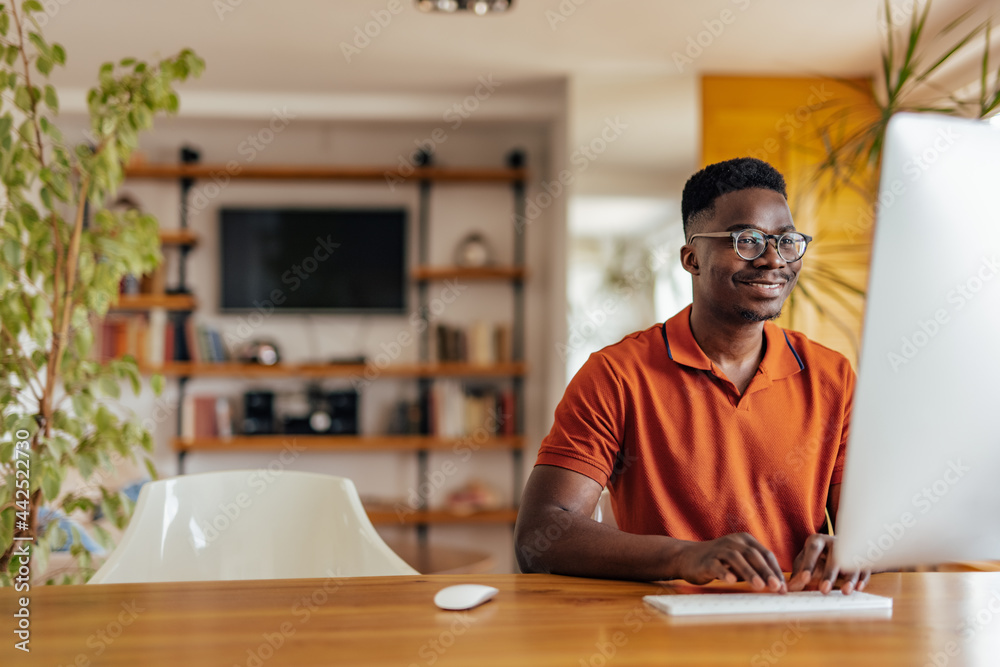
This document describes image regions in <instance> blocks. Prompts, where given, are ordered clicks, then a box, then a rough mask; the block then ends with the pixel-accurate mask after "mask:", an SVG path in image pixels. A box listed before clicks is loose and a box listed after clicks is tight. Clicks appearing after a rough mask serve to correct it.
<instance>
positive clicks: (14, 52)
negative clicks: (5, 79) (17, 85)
mask: <svg viewBox="0 0 1000 667" xmlns="http://www.w3.org/2000/svg"><path fill="white" fill-rule="evenodd" d="M20 53H21V52H20V51H19V50H18V49H17V47H16V46H12V47H10V48H9V49H7V55H6V56H4V60H5V61H7V64H8V65H13V64H14V61H15V60H17V56H18V55H19V54H20Z"/></svg>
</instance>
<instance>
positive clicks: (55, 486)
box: [42, 466, 62, 502]
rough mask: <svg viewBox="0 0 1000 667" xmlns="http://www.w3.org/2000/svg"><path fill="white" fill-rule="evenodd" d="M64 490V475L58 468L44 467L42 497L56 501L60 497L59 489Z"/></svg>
mask: <svg viewBox="0 0 1000 667" xmlns="http://www.w3.org/2000/svg"><path fill="white" fill-rule="evenodd" d="M61 488H62V474H61V471H60V469H59V468H58V467H57V466H43V467H42V495H43V496H45V499H46V500H48V501H50V502H51V501H54V500H55V499H56V498H58V497H59V489H61Z"/></svg>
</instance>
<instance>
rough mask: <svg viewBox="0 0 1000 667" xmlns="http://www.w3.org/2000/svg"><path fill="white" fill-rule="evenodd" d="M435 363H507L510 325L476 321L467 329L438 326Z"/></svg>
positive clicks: (444, 325)
mask: <svg viewBox="0 0 1000 667" xmlns="http://www.w3.org/2000/svg"><path fill="white" fill-rule="evenodd" d="M434 341H435V349H434V353H435V359H436V361H461V362H467V363H472V364H500V363H507V362H509V361H510V360H511V342H510V341H511V338H510V326H509V325H506V324H493V325H491V324H488V323H486V322H476V323H474V324H472V325H471V326H469V327H458V326H452V325H447V324H438V325H436V327H435V332H434Z"/></svg>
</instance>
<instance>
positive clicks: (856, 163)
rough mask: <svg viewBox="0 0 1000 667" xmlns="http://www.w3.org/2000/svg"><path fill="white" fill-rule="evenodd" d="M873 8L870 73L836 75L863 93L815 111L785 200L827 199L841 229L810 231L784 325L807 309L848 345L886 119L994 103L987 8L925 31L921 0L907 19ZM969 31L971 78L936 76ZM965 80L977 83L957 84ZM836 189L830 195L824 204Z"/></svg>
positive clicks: (957, 112)
mask: <svg viewBox="0 0 1000 667" xmlns="http://www.w3.org/2000/svg"><path fill="white" fill-rule="evenodd" d="M883 11H884V13H885V17H884V23H883V25H884V26H885V42H884V43H883V45H882V50H881V62H880V69H879V76H878V77H877V78H876V79H873V80H871V81H870V82H860V81H858V80H851V79H836V80H837V81H838V82H840V83H842V84H845V85H847V86H849V87H851V88H853V89H854V90H856V91H858V92H859V93H861V95H862V97H863V98H864V100H865V103H864V104H862V105H859V104H846V103H843V102H836V101H835V102H833V103H831V106H830V107H829V108H828V109H827V110H826V111H827V113H826V114H824V115H822V116H821V118H822V121H821V122H820V123H819V124H818V126H817V127H816V128H815V132H816V134H815V137H818V139H819V142H818V143H819V145H820V146H821V147H822V149H821V150H820V151H813V152H812V153H811V154H810V155H809V156H808V157H807V158H806V162H811V164H812V166H811V167H810V168H809V169H808V171H809V172H810V173H809V174H808V177H807V179H806V182H807V185H806V187H805V188H803V191H802V192H801V193H800V195H802V196H801V197H799V198H797V200H796V202H794V203H793V206H795V208H798V209H803V210H806V211H812V212H813V214H814V215H815V211H816V210H817V209H821V208H822V207H824V206H827V207H828V208H827V210H826V212H825V215H827V216H829V215H833V216H835V217H837V218H839V219H838V220H837V224H835V225H832V227H833V228H835V229H837V230H839V232H842V233H839V234H838V235H839V236H840V238H838V239H831V240H830V241H829V242H827V243H824V242H823V241H824V239H823V238H822V235H821V234H817V235H816V236H817V241H818V242H817V243H815V244H814V248H815V249H814V250H813V249H810V261H809V262H808V263H807V266H806V267H805V268H804V269H803V271H802V275H801V276H800V279H799V284H798V289H797V290H796V293H794V294H793V297H792V299H791V300H790V302H789V308H788V310H789V311H790V318H789V319H790V320H791V322H790V325H791V326H795V325H794V324H793V322H794V321H795V319H797V318H803V317H805V316H807V315H806V312H805V311H807V310H811V311H813V312H814V313H815V314H817V315H818V316H819V317H821V318H823V319H824V320H825V321H827V322H829V323H830V324H832V325H833V326H834V327H836V328H838V329H840V330H841V331H843V332H844V333H845V334H846V337H847V339H848V340H849V341H850V343H851V345H853V346H854V349H855V352H857V346H858V339H857V334H856V331H857V329H858V328H859V323H860V320H861V315H862V307H863V303H864V296H865V290H864V279H865V277H866V274H867V272H866V270H865V264H866V262H867V257H868V255H869V251H868V246H869V242H870V232H871V229H872V225H873V223H874V219H875V214H876V211H877V194H878V193H877V189H878V175H879V169H880V166H881V160H882V149H883V146H884V141H885V131H886V127H887V126H888V124H889V120H890V119H891V118H892V117H893V116H894V115H895V114H897V113H899V112H902V111H906V112H914V113H939V114H946V115H950V116H962V117H969V118H985V117H987V116H990V115H992V114H993V113H995V112H996V111H997V109H998V108H1000V67H996V69H993V67H995V66H996V65H995V64H994V65H993V66H991V63H990V60H991V58H990V55H991V53H990V52H991V46H992V42H991V27H992V20H991V18H987V19H985V20H977V19H975V12H974V11H969V12H966V13H964V14H962V15H961V16H959V17H958V18H957V19H955V20H954V21H952V22H950V23H949V24H947V25H946V26H945V27H944V28H942V29H941V30H940V31H939V32H938V33H937V34H935V35H933V36H929V35H928V32H929V31H928V28H927V22H928V17H929V15H930V11H931V0H927V2H926V3H923V4H922V5H917V6H915V7H914V9H913V12H912V14H911V16H910V21H909V23H908V24H904V23H898V22H894V20H893V12H892V7H891V6H890V4H889V0H885V2H884V6H883ZM979 39H982V40H983V42H984V45H983V47H982V49H983V50H982V57H981V58H980V60H979V66H978V70H979V71H978V77H977V79H978V85H975V84H974V85H973V86H963V87H962V88H960V89H955V87H954V84H951V85H950V86H949V85H948V84H947V83H946V82H944V79H945V74H946V73H947V71H948V68H949V66H950V65H953V64H955V63H956V62H957V61H959V60H960V59H962V58H964V57H965V56H966V55H967V54H968V52H969V49H970V48H971V47H972V46H973V45H975V44H976V42H977V41H978V40H979ZM971 87H978V90H976V91H975V92H972V93H970V92H967V90H968V89H969V88H971ZM815 137H814V138H815ZM813 145H815V142H813ZM837 199H839V200H840V201H839V203H838V204H835V205H833V206H832V208H831V207H830V203H831V202H833V201H834V200H837ZM852 200H853V203H848V202H851V201H852ZM847 216H849V217H847ZM806 217H808V216H806Z"/></svg>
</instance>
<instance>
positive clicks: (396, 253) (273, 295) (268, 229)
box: [219, 208, 407, 313]
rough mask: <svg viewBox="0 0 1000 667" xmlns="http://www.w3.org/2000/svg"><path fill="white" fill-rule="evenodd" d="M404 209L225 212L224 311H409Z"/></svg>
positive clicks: (292, 209)
mask: <svg viewBox="0 0 1000 667" xmlns="http://www.w3.org/2000/svg"><path fill="white" fill-rule="evenodd" d="M406 219H407V216H406V210H405V209H304V208H303V209H297V208H280V209H279V208H272V209H263V208H226V209H222V211H221V220H220V225H219V226H220V229H221V242H220V247H221V253H222V257H221V262H220V265H221V267H222V295H221V303H220V307H221V309H222V310H256V309H259V308H262V307H264V308H266V307H267V302H270V303H271V304H273V305H274V307H275V309H276V310H287V311H310V310H322V311H339V312H345V313H348V312H355V313H403V312H405V311H406V286H407V280H406Z"/></svg>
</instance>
